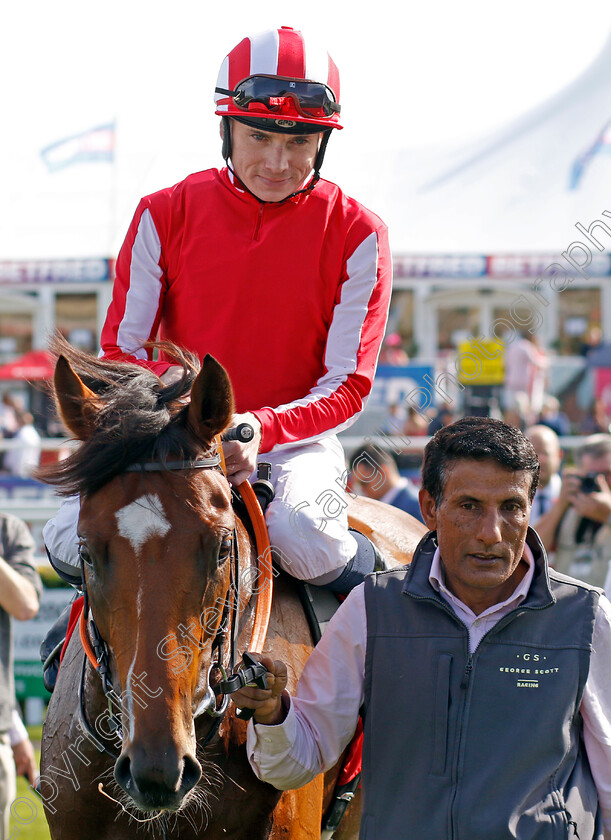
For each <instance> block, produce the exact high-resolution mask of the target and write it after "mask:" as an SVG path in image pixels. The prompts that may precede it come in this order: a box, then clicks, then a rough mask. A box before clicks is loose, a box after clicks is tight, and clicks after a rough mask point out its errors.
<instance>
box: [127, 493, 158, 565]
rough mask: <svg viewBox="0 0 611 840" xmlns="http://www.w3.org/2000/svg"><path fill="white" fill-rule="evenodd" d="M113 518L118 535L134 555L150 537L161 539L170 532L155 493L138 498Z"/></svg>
mask: <svg viewBox="0 0 611 840" xmlns="http://www.w3.org/2000/svg"><path fill="white" fill-rule="evenodd" d="M115 516H116V517H117V523H118V525H119V535H120V536H122V537H125V539H126V540H129V542H130V544H131V546H132V548H133V549H134V551H135V552H136V554H138V553H139V552H140V550H141V548H142V546H143V545H144V544H145V543H146V542H147V540H150V539H151V537H163V536H165V534H167V532H168V531H169V530H170V523H169V522H168V520H167V519H166V515H165V511H164V509H163V505H162V504H161V499H160V498H159V496H158V495H157V494H156V493H155V494H154V495H152V496H140V498H139V499H136V501H135V502H131V503H130V504H129V505H126V506H125V507H123V508H121V510H118V511H117V512H116V514H115Z"/></svg>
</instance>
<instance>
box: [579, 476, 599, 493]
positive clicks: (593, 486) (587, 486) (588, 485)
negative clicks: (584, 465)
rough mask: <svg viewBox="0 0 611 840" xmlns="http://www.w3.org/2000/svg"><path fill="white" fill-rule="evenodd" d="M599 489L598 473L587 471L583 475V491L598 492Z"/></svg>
mask: <svg viewBox="0 0 611 840" xmlns="http://www.w3.org/2000/svg"><path fill="white" fill-rule="evenodd" d="M599 491H600V486H599V484H598V473H586V475H582V476H581V492H582V493H598V492H599Z"/></svg>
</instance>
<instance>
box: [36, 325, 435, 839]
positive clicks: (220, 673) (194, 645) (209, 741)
mask: <svg viewBox="0 0 611 840" xmlns="http://www.w3.org/2000/svg"><path fill="white" fill-rule="evenodd" d="M52 349H53V350H54V351H55V352H56V354H58V355H59V358H58V361H57V365H56V370H55V376H54V393H55V398H56V402H57V405H58V408H59V412H60V414H61V417H62V419H63V421H64V423H65V425H66V426H67V428H68V429H69V430H70V432H71V433H72V434H73V435H74V436H75V438H77V439H78V440H80V441H81V443H80V445H79V446H78V448H76V449H75V450H74V451H73V452H72V454H70V456H69V457H68V458H67V459H65V460H63V461H60V462H59V463H58V464H53V465H49V466H48V467H46V468H45V472H44V476H43V477H44V480H46V481H47V482H49V483H51V484H53V485H54V486H56V487H57V489H58V491H59V492H60V493H62V494H64V495H73V494H79V495H80V497H81V512H80V520H79V526H78V534H79V553H80V559H81V565H82V570H83V577H84V581H85V584H86V594H87V599H88V606H89V608H90V613H91V617H92V620H93V621H92V622H85V621H84V622H83V625H84V627H85V631H84V632H85V636H86V637H87V638H90V640H91V641H92V644H93V647H94V649H95V651H96V654H97V661H98V663H99V664H98V667H97V668H96V669H94V667H93V666H92V664H91V662H90V661H89V659H88V658H87V657H86V656H85V653H84V650H83V644H84V642H83V641H82V640H81V638H79V634H77V633H75V634H74V635H73V636H72V637H71V639H70V642H69V644H68V645H67V648H66V650H65V655H64V657H63V662H62V665H61V668H60V670H59V675H58V680H57V685H56V688H55V691H54V693H53V695H52V697H51V700H50V703H49V707H48V711H47V715H46V719H45V723H44V729H43V738H42V756H41V789H40V793H41V795H42V798H43V802H44V807H45V812H46V816H47V820H48V823H49V827H50V832H51V837H52V838H53V840H76V838H79V840H81V838H96V840H124V838H131V837H137V836H144V837H146V836H150V837H159V838H166V840H175V839H176V838H180V840H195V838H203V837H205V838H207V840H221V838H233V840H246V838H248V840H263V838H272V840H278V838H286V837H290V838H293V839H294V840H313V839H314V838H319V837H320V823H321V814H322V812H323V808H324V807H325V803H326V802H327V801H328V799H329V792H330V791H331V788H332V784H333V781H334V778H335V776H336V775H337V770H333V771H329V773H328V774H327V776H326V778H325V779H323V777H322V776H319V777H318V778H317V779H315V780H314V781H313V782H311V783H310V784H308V785H306V786H305V787H303V788H301V789H300V790H297V791H287V792H284V793H281V792H279V791H277V790H275V789H274V788H273V787H271V786H270V785H268V784H265V783H263V782H260V781H259V780H258V779H257V778H256V776H255V775H254V773H253V771H252V769H251V767H250V765H249V762H248V758H247V753H246V748H245V741H246V726H247V724H246V722H245V721H244V720H241V719H240V718H239V717H237V715H236V710H235V708H234V707H233V705H232V704H228V705H227V704H226V703H225V702H224V701H223V702H221V700H220V699H217V698H216V696H215V694H214V692H213V686H214V685H215V684H216V683H218V682H220V681H221V680H222V679H223V678H224V677H225V676H227V675H228V673H229V672H231V670H232V669H233V667H234V666H235V664H236V656H237V653H236V652H237V651H240V652H242V651H244V650H246V649H247V648H248V645H249V640H250V638H251V632H252V626H253V621H254V618H253V616H254V612H255V606H256V602H257V600H258V597H260V593H259V594H258V593H257V580H258V579H259V578H258V576H259V574H260V569H259V567H258V566H257V551H256V548H255V544H254V541H253V534H252V529H251V526H250V525H249V523H248V521H246V519H245V517H244V516H243V515H242V512H241V510H240V507H239V505H236V506H235V507H234V505H232V491H231V488H230V485H229V483H228V481H227V479H226V477H225V475H224V473H223V471H222V469H221V468H220V466H219V453H218V452H217V451H216V443H215V440H218V438H217V436H218V435H220V434H221V433H222V432H223V430H224V429H225V428H226V427H227V425H228V424H229V422H230V419H231V415H232V412H233V398H232V391H231V385H230V382H229V379H228V376H227V374H226V372H225V371H224V369H223V368H222V366H221V365H220V364H219V363H218V362H216V361H215V360H214V359H213V358H212V357H211V356H207V357H206V358H205V359H204V361H203V363H202V365H201V369H200V366H199V362H198V360H197V359H196V357H194V356H193V355H191V354H189V353H187V352H186V351H182V350H181V349H180V348H177V347H175V346H173V345H164V349H165V350H166V352H168V353H171V355H172V357H173V359H174V360H175V363H177V364H179V365H181V366H182V369H183V374H182V378H181V380H180V381H179V382H177V383H174V384H172V385H168V386H165V385H164V384H163V383H162V381H161V380H160V379H159V378H158V377H157V376H156V375H155V374H153V373H152V372H151V371H149V370H146V369H145V368H143V367H139V366H137V365H133V364H130V363H125V362H109V361H105V360H97V359H93V358H92V357H89V356H87V355H85V354H82V353H80V352H79V351H77V350H75V349H74V348H72V347H70V345H69V344H67V342H64V341H63V340H61V339H59V338H58V339H56V340H55V343H54V345H53V347H52ZM189 393H190V401H187V400H186V399H185V397H186V396H187V395H188V394H189ZM353 507H354V517H355V518H356V520H358V521H359V523H360V527H361V530H365V531H366V532H367V530H368V532H369V534H370V535H371V536H372V538H373V539H374V540H376V541H377V542H378V544H379V545H380V546H381V548H382V550H383V551H384V552H386V553H387V555H390V556H391V557H393V558H394V560H395V561H396V562H407V561H409V559H410V558H411V554H412V551H413V549H414V548H415V545H416V544H417V541H418V539H419V537H420V535H421V533H422V532H423V526H421V525H420V523H418V522H416V520H413V519H412V518H411V517H408V516H407V515H406V514H402V513H401V512H400V511H396V512H395V513H392V514H391V515H390V517H388V512H387V511H386V506H378V507H377V508H376V505H375V503H371V502H370V501H369V500H361V502H358V501H355V502H354V503H353ZM382 508H384V509H382ZM268 562H269V561H268ZM238 579H239V582H240V587H239V588H238V587H237V583H238ZM311 649H312V638H311V634H310V630H309V627H308V625H307V622H306V619H305V617H304V613H303V610H302V607H301V605H300V602H299V598H298V594H297V590H296V586H295V584H294V582H293V581H292V579H291V578H289V577H288V576H287V575H284V574H281V575H280V576H279V577H277V579H276V580H275V582H274V597H273V605H272V612H271V618H270V622H269V628H268V631H267V637H266V640H265V646H264V648H263V651H262V652H264V653H265V655H268V656H271V657H272V658H275V659H283V660H284V661H285V662H286V663H287V664H288V666H289V685H288V688H289V690H293V689H294V688H295V684H296V681H297V678H298V676H299V674H300V672H301V670H302V668H303V665H304V663H305V661H306V658H307V656H308V654H309V652H310V651H311ZM96 670H97V671H98V672H99V673H96ZM353 804H354V803H353ZM358 822H359V813H358V808H352V815H347V819H346V820H344V821H343V823H342V824H341V825H340V828H339V829H338V831H337V832H336V834H335V837H336V838H337V840H342V839H343V840H349V838H355V837H356V836H357V834H358Z"/></svg>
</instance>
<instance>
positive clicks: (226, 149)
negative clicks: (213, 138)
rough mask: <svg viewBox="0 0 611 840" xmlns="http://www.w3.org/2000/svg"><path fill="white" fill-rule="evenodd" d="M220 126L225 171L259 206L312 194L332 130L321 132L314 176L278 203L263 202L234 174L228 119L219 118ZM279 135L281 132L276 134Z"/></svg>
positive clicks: (271, 202)
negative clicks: (231, 161) (226, 170)
mask: <svg viewBox="0 0 611 840" xmlns="http://www.w3.org/2000/svg"><path fill="white" fill-rule="evenodd" d="M221 121H222V125H223V145H222V149H221V154H222V155H223V159H224V161H225V164H226V166H227V169H228V170H229V171H230V172H231V174H232V175H233V177H234V178H235V180H236V181H237V182H238V183H239V184H240V186H241V187H242V188H243V189H244V190H246V192H247V193H250V195H252V196H254V198H256V199H257V201H260V202H261V204H282V202H283V201H288V200H289V199H290V198H295V196H297V195H307V194H308V193H310V192H312V190H313V189H314V187H315V186H316V184H317V183H318V181H319V180H320V169H321V167H322V163H323V160H324V158H325V152H326V151H327V143H328V142H329V137H330V136H331V132H332V131H333V129H331V128H329V129H327V130H326V131H324V132H323V136H322V139H321V141H320V146H319V148H318V152H317V153H316V159H315V160H314V174H313V175H312V177H311V178H310V180H309V181H308V183H307V184H306V186H305V187H303V189H301V190H296V191H295V192H294V193H291V194H290V195H287V196H286V197H285V198H283V199H281V200H280V201H264V200H263V199H262V198H259V196H258V195H257V194H256V193H254V192H253V191H252V190H250V189H249V188H248V187H247V186H246V184H245V183H244V181H242V179H241V178H240V176H239V175H238V174H237V173H236V171H235V169H233V167H232V166H230V164H229V160H230V158H231V120H230V118H229V117H221ZM278 133H281V132H278Z"/></svg>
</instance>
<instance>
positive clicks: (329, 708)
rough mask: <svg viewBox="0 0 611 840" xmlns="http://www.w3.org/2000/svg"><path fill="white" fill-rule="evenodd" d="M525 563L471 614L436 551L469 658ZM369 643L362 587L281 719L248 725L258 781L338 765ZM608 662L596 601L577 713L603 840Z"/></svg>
mask: <svg viewBox="0 0 611 840" xmlns="http://www.w3.org/2000/svg"><path fill="white" fill-rule="evenodd" d="M524 560H525V561H526V562H527V563H528V567H529V568H528V571H527V573H526V574H525V576H524V577H523V579H522V580H521V581H520V583H519V584H518V586H517V587H516V589H515V591H514V592H513V594H512V595H511V596H510V597H509V598H508V599H507V600H506V601H503V602H502V603H500V604H495V605H494V606H492V607H489V608H488V609H487V610H484V612H483V613H480V614H479V615H477V616H476V615H475V614H474V613H473V612H472V610H470V609H469V607H467V606H466V605H465V604H463V603H462V602H461V601H459V600H458V598H456V597H455V596H454V595H452V593H451V592H450V591H449V590H448V589H447V588H446V586H445V584H444V573H443V569H442V567H441V563H440V561H439V551H437V552H436V553H435V556H434V558H433V563H432V566H431V572H430V576H429V580H430V582H431V585H432V586H433V587H434V588H435V589H436V590H437V591H438V592H439V594H440V595H441V597H442V598H443V599H444V600H445V601H447V602H448V604H449V605H450V606H451V607H452V609H453V610H454V612H455V613H456V615H457V616H458V618H459V619H460V620H461V621H462V622H463V623H464V624H465V626H466V627H467V629H468V631H469V646H470V650H471V653H473V651H474V650H475V648H476V647H477V645H478V644H479V642H480V641H481V639H482V638H483V636H484V635H485V634H486V633H487V632H488V631H489V630H490V629H491V628H492V627H494V625H495V624H496V623H497V622H498V621H500V619H501V618H503V616H505V615H507V613H509V612H510V611H511V610H513V609H515V608H516V607H517V606H518V605H519V604H520V603H521V602H522V601H523V600H524V598H525V597H526V594H527V592H528V589H529V587H530V584H531V582H532V577H533V572H534V560H533V557H532V554H531V552H530V550H529V549H528V548H526V550H525V555H524ZM366 645H367V618H366V612H365V590H364V586H363V585H362V584H361V585H360V586H357V587H356V589H353V590H352V592H351V593H350V595H349V596H348V598H347V599H346V600H345V602H344V604H343V605H342V607H341V609H340V610H338V612H337V613H336V614H335V616H334V617H333V618H332V619H331V621H330V622H329V625H328V627H327V630H326V631H325V633H324V635H323V637H322V639H321V640H320V642H319V643H318V645H317V646H316V648H315V649H314V651H313V652H312V654H311V656H310V658H309V659H308V661H307V663H306V666H305V668H304V671H303V674H302V675H301V678H300V680H299V685H298V688H297V692H296V693H295V696H294V697H292V698H291V701H290V705H289V710H288V715H287V717H286V719H285V720H284V722H283V723H281V724H279V725H278V726H263V725H261V724H257V725H256V726H254V725H253V724H252V722H251V723H250V724H249V726H248V736H247V750H248V757H249V760H250V763H251V765H252V767H253V770H254V772H255V773H256V774H257V776H258V777H259V778H260V779H263V780H264V781H266V782H269V783H270V784H272V785H274V786H275V787H277V788H279V789H281V790H288V789H292V788H296V787H300V786H301V785H304V784H306V782H308V781H310V779H312V778H313V777H314V776H316V775H317V774H318V773H320V772H321V771H324V770H327V769H328V768H330V767H332V766H333V765H334V764H335V762H336V761H337V760H338V758H339V756H340V755H341V754H342V752H343V750H344V749H345V747H346V745H347V744H348V742H349V741H350V739H351V737H352V735H353V733H354V729H355V726H356V722H357V719H358V714H359V709H360V707H361V705H362V703H363V699H364V696H363V677H364V673H365V650H366ZM610 662H611V603H609V601H608V600H607V598H606V597H604V596H601V598H600V601H599V607H598V613H597V616H596V623H595V626H594V639H593V651H592V655H591V658H590V671H589V674H588V679H587V682H586V685H585V689H584V694H583V700H582V703H581V709H580V711H581V714H582V717H583V721H584V742H585V748H586V752H587V754H588V759H589V761H590V767H591V770H592V775H593V777H594V782H595V784H596V788H597V791H598V797H599V801H600V805H601V809H602V814H603V825H604V836H605V840H611V668H609V663H610Z"/></svg>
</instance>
